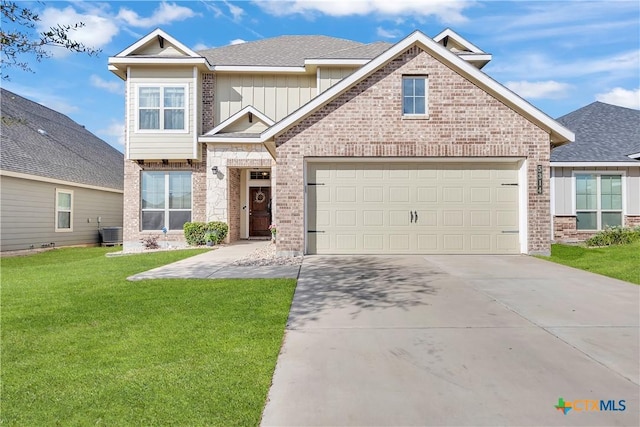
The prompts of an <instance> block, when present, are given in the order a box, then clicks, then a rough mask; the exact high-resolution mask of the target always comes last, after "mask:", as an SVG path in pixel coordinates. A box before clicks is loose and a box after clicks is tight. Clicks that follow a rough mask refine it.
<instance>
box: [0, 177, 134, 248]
mask: <svg viewBox="0 0 640 427" xmlns="http://www.w3.org/2000/svg"><path fill="white" fill-rule="evenodd" d="M0 183H1V184H0V185H1V187H2V188H1V191H0V199H1V207H0V212H1V215H2V224H1V239H2V240H1V242H0V245H1V250H2V251H11V250H23V249H29V248H30V247H31V246H33V247H34V248H39V247H41V246H42V245H43V244H49V243H55V246H70V245H81V244H92V243H98V242H99V240H98V237H99V236H98V223H97V218H98V217H101V219H102V223H101V225H102V226H104V227H122V209H123V205H122V194H120V193H112V192H108V191H100V190H91V189H86V188H81V187H73V186H64V185H59V184H49V183H46V182H40V181H31V180H28V179H21V178H13V177H6V176H4V177H2V178H0ZM56 188H59V189H62V188H64V189H68V190H73V232H57V233H56V232H55V197H56V196H55V192H56ZM89 221H90V222H89Z"/></svg>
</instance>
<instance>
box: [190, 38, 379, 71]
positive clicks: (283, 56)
mask: <svg viewBox="0 0 640 427" xmlns="http://www.w3.org/2000/svg"><path fill="white" fill-rule="evenodd" d="M385 45H386V47H387V48H388V47H389V46H390V45H389V44H385ZM381 46H382V45H381V44H380V43H371V44H363V43H360V42H356V41H353V40H345V39H339V38H335V37H328V36H280V37H274V38H269V39H264V40H257V41H252V42H247V43H241V44H234V45H230V46H223V47H218V48H213V49H207V50H200V51H198V52H197V53H198V54H200V55H202V56H203V57H205V58H206V59H207V61H209V64H211V65H214V66H215V65H234V66H242V65H246V66H262V67H303V66H304V61H305V59H312V58H340V59H372V58H375V57H376V56H377V55H379V54H380V53H381V52H382V51H381V50H380V48H381ZM354 48H355V49H354ZM385 50H386V49H385ZM334 54H335V55H336V56H333V55H334Z"/></svg>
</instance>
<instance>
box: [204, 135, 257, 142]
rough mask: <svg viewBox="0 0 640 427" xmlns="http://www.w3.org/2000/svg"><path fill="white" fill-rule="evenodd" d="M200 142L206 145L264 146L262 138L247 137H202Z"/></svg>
mask: <svg viewBox="0 0 640 427" xmlns="http://www.w3.org/2000/svg"><path fill="white" fill-rule="evenodd" d="M198 142H204V143H206V144H262V143H263V141H262V140H260V138H258V137H255V138H252V137H246V138H233V137H230V138H229V137H223V136H217V137H216V136H201V137H199V138H198Z"/></svg>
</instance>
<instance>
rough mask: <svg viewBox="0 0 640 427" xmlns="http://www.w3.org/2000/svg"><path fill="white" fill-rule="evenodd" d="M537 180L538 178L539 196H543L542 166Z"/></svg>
mask: <svg viewBox="0 0 640 427" xmlns="http://www.w3.org/2000/svg"><path fill="white" fill-rule="evenodd" d="M537 178H538V194H542V165H538V170H537Z"/></svg>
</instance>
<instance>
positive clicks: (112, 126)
mask: <svg viewBox="0 0 640 427" xmlns="http://www.w3.org/2000/svg"><path fill="white" fill-rule="evenodd" d="M96 133H97V134H98V135H99V136H100V137H101V138H103V139H104V140H105V141H107V142H109V143H110V144H111V145H113V146H114V147H116V148H119V147H124V121H117V120H114V119H111V123H109V126H107V127H106V128H104V129H98V130H97V131H96ZM114 143H115V144H117V145H115V144H114Z"/></svg>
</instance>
